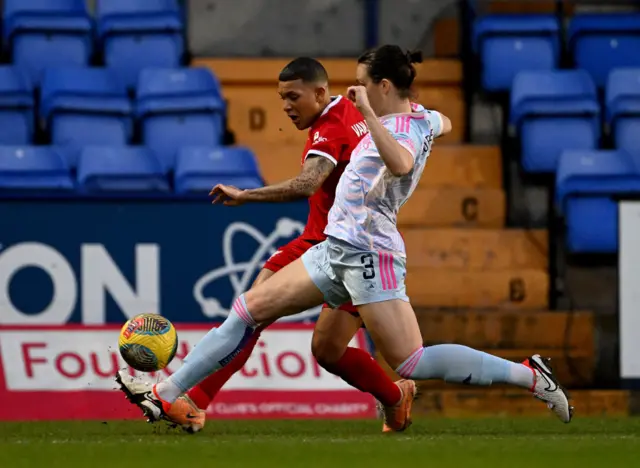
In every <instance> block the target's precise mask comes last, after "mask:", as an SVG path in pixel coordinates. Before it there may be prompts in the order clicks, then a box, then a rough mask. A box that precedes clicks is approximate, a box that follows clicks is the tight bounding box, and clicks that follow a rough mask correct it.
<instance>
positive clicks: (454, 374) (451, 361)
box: [396, 344, 534, 388]
mask: <svg viewBox="0 0 640 468" xmlns="http://www.w3.org/2000/svg"><path fill="white" fill-rule="evenodd" d="M396 372H398V374H399V375H401V376H402V377H405V378H411V379H421V380H422V379H424V380H426V379H443V380H444V381H446V382H452V383H462V384H469V385H491V384H492V383H510V384H514V385H518V386H519V387H524V388H531V387H532V386H533V379H534V374H533V371H532V370H531V369H530V368H528V367H527V366H525V365H524V364H520V363H515V362H511V361H507V360H506V359H502V358H499V357H497V356H493V355H491V354H487V353H484V352H482V351H477V350H475V349H472V348H469V347H467V346H461V345H456V344H443V345H436V346H429V347H427V348H420V349H418V350H417V351H416V352H415V353H413V354H412V355H411V356H409V358H408V359H407V360H406V361H404V362H403V363H402V364H400V366H398V368H397V369H396Z"/></svg>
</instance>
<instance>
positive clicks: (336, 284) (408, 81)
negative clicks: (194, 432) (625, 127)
mask: <svg viewBox="0 0 640 468" xmlns="http://www.w3.org/2000/svg"><path fill="white" fill-rule="evenodd" d="M420 58H421V57H420V55H419V54H411V53H405V52H403V51H402V50H401V49H400V48H399V47H397V46H391V45H387V46H382V47H380V48H378V49H376V50H374V51H370V52H367V53H365V54H364V55H362V56H361V57H360V59H359V60H358V62H359V64H358V68H357V82H358V86H354V87H351V88H349V92H348V95H349V98H350V99H352V100H353V101H354V102H355V103H356V106H357V107H358V109H359V110H360V111H361V112H362V114H363V116H364V117H365V121H366V123H367V125H368V126H369V131H370V135H369V136H367V137H365V138H364V139H363V140H362V141H361V142H360V144H359V145H358V146H357V147H356V149H355V150H354V152H353V153H352V156H351V162H350V163H349V165H348V166H347V167H346V169H345V172H344V173H343V175H342V177H341V178H340V181H339V183H338V187H337V190H336V199H335V203H334V205H333V207H332V208H331V211H330V212H329V222H328V225H327V228H326V231H325V233H326V234H327V240H326V241H324V242H322V243H320V244H318V245H316V246H314V247H313V248H311V249H310V250H308V251H307V252H306V253H305V254H304V255H303V256H302V258H301V259H298V260H297V261H295V262H294V263H292V264H290V265H288V266H287V267H285V268H284V269H282V270H280V271H279V272H277V273H276V274H275V275H273V276H272V277H271V278H270V279H269V280H267V281H266V282H264V283H262V284H261V285H259V286H257V287H256V288H254V289H251V290H249V291H247V292H246V293H244V294H242V295H241V296H240V297H238V299H237V300H236V301H235V303H234V307H233V310H232V312H231V314H230V315H229V316H228V318H227V319H226V320H225V322H224V323H223V324H222V325H221V326H220V327H219V328H215V329H212V330H211V331H210V332H209V333H208V334H207V335H206V336H205V337H204V338H203V339H202V340H201V341H200V343H198V345H197V346H196V347H195V348H194V349H193V351H191V353H190V354H189V355H188V356H187V357H186V359H185V362H184V364H183V366H182V367H181V368H180V369H178V371H176V372H175V373H174V374H173V375H172V376H171V377H169V378H168V379H166V380H164V381H162V382H159V383H158V384H156V385H151V384H147V383H144V382H143V381H141V380H138V379H136V378H133V377H130V376H128V375H127V374H125V373H122V374H120V376H119V381H120V382H121V385H122V389H123V391H125V393H127V395H128V396H129V398H130V399H131V400H132V402H133V403H135V404H137V405H138V406H139V407H140V408H141V409H142V410H143V411H144V412H145V414H146V415H147V417H149V418H150V419H152V420H157V419H162V418H164V419H169V420H172V421H174V422H178V423H179V424H181V425H182V426H183V427H185V428H186V429H188V428H189V424H190V422H189V419H190V418H189V417H188V415H187V416H186V417H185V418H182V419H181V420H180V421H176V418H175V417H174V418H173V419H172V416H174V414H173V413H175V411H172V406H173V405H174V402H176V400H177V399H178V398H179V397H180V396H181V395H183V394H184V393H185V392H187V391H188V390H189V389H190V388H192V387H193V386H195V385H196V384H198V382H200V381H201V380H203V379H204V378H206V377H207V376H208V375H210V374H211V373H213V372H215V371H216V370H217V369H220V368H221V367H223V366H225V365H226V364H227V363H228V362H230V361H231V360H232V359H233V357H234V356H236V355H237V353H238V352H239V351H240V350H241V349H242V347H243V346H244V343H246V342H247V341H248V339H249V337H250V336H251V335H252V333H253V332H254V330H255V329H256V328H257V327H258V324H260V323H263V322H267V321H272V320H274V319H277V318H279V317H282V316H285V315H294V314H297V313H299V312H302V311H304V310H306V309H308V308H311V307H314V306H317V305H320V304H322V303H323V302H325V301H326V302H327V303H328V304H329V305H331V306H333V307H336V306H339V305H341V304H342V303H344V302H347V301H349V300H350V299H351V301H352V302H353V304H354V305H355V306H356V307H357V309H358V312H359V314H360V316H361V317H362V320H363V321H364V324H365V326H366V327H367V330H368V331H369V333H370V334H371V336H372V338H373V341H374V343H375V345H376V347H377V348H378V349H379V350H380V352H381V354H382V356H383V357H384V358H385V360H386V361H387V363H388V364H389V365H390V366H391V367H392V368H394V369H395V370H396V372H397V373H398V374H399V375H401V376H402V377H404V378H407V379H419V380H424V379H443V380H445V381H447V382H456V383H463V384H470V385H491V384H492V383H510V384H513V385H516V386H519V387H522V388H526V389H528V390H530V391H531V392H532V393H533V395H534V396H535V397H536V398H538V399H540V400H542V401H544V402H545V403H547V406H548V407H549V408H550V409H551V410H552V411H553V412H554V413H555V414H556V415H557V416H558V418H559V419H560V420H561V421H563V422H565V423H568V422H570V421H571V418H572V412H573V408H572V407H571V406H570V405H569V401H568V398H567V395H566V393H565V391H564V390H563V389H562V387H561V386H560V384H559V383H558V381H557V380H556V378H555V377H554V375H553V372H552V370H551V368H550V367H549V366H548V362H547V361H546V360H544V359H542V358H541V357H540V356H538V355H534V356H532V357H530V358H528V359H527V360H526V361H525V362H523V363H515V362H511V361H507V360H505V359H502V358H499V357H496V356H493V355H490V354H487V353H484V352H481V351H476V350H474V349H471V348H468V347H466V346H460V345H454V344H445V345H436V346H430V347H423V344H422V336H421V334H420V329H419V327H418V322H417V319H416V316H415V313H414V311H413V309H412V307H411V304H410V303H409V298H408V297H407V295H406V291H405V281H404V280H405V275H406V256H405V246H404V242H403V240H402V237H401V236H400V234H399V233H398V229H397V225H396V221H397V214H398V211H399V209H400V207H401V206H402V205H403V204H404V203H405V202H406V201H407V200H408V198H409V197H410V196H411V193H412V192H413V190H414V189H415V188H416V186H417V185H418V182H419V180H420V176H421V174H422V171H423V170H424V167H425V164H426V162H427V158H428V156H429V153H430V152H431V145H432V142H433V139H434V138H436V137H438V136H440V135H442V134H444V133H447V132H448V131H450V130H451V122H450V121H449V119H447V118H446V117H445V116H443V115H441V114H440V113H438V112H433V111H428V110H421V111H417V112H414V109H412V107H411V103H410V101H409V95H410V88H411V85H412V82H413V79H414V78H415V68H414V67H413V65H412V63H413V62H416V61H419V60H420ZM378 116H380V118H378ZM424 281H429V278H425V279H424ZM408 410H409V411H410V408H409V409H408ZM194 411H195V410H194Z"/></svg>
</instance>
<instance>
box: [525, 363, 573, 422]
mask: <svg viewBox="0 0 640 468" xmlns="http://www.w3.org/2000/svg"><path fill="white" fill-rule="evenodd" d="M549 361H550V359H545V358H541V357H540V355H538V354H535V355H533V356H531V357H530V358H528V359H527V360H526V361H524V363H523V364H524V365H525V366H527V367H529V368H531V370H533V372H534V374H535V383H534V384H533V387H532V388H531V392H532V393H533V396H534V397H536V398H537V399H539V400H542V401H544V402H545V403H546V404H547V407H548V408H549V409H550V410H551V411H553V412H554V413H555V415H556V416H558V419H560V421H562V422H563V423H569V422H571V418H573V406H571V405H570V404H569V397H568V395H567V392H566V391H565V389H564V388H562V386H561V385H560V383H558V380H557V379H556V378H555V376H554V375H553V370H552V369H551V366H550V365H549Z"/></svg>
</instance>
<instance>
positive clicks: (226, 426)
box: [0, 418, 640, 468]
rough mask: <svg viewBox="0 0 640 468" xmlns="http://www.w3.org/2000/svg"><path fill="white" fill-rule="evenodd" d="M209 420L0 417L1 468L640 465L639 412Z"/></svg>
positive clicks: (568, 467)
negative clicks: (389, 427)
mask: <svg viewBox="0 0 640 468" xmlns="http://www.w3.org/2000/svg"><path fill="white" fill-rule="evenodd" d="M379 430H380V423H379V422H378V421H229V422H225V421H208V422H207V426H206V428H205V430H204V431H203V432H201V433H199V434H196V435H188V434H184V433H182V432H181V431H179V430H175V429H170V428H168V427H166V426H163V425H149V424H146V423H144V422H109V423H101V422H64V423H54V422H47V423H43V422H42V423H40V422H38V423H0V467H3V468H5V467H6V468H23V467H28V468H40V467H43V468H44V467H47V468H58V467H59V468H76V467H78V468H101V467H113V468H129V467H132V468H133V467H135V468H142V467H145V468H147V467H149V468H158V467H172V468H188V467H197V468H205V467H206V468H209V467H212V468H214V467H215V468H217V467H220V468H236V467H238V468H240V467H242V468H255V467H277V468H288V467H300V468H305V467H309V468H312V467H318V468H320V467H322V468H338V467H349V468H358V467H366V468H371V467H389V466H397V465H399V464H402V465H407V466H412V467H420V468H422V467H434V468H447V467H454V468H474V467H491V468H501V467H504V468H507V467H509V468H529V467H530V468H541V467H543V468H553V467H562V468H573V467H576V468H591V467H593V468H596V467H597V468H602V467H604V468H614V467H625V468H627V467H629V468H630V467H634V466H640V418H628V419H580V418H576V419H575V420H574V422H573V423H571V424H569V425H563V424H561V423H559V422H558V421H555V420H553V419H524V418H516V419H506V418H505V419H465V420H459V419H456V420H446V419H422V420H418V421H416V422H415V423H414V425H413V426H412V427H411V428H410V429H409V430H408V431H407V432H405V433H403V434H391V435H388V434H384V435H383V434H381V433H380V432H379Z"/></svg>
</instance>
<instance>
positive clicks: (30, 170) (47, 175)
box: [0, 146, 74, 191]
mask: <svg viewBox="0 0 640 468" xmlns="http://www.w3.org/2000/svg"><path fill="white" fill-rule="evenodd" d="M73 188H74V184H73V180H72V179H71V174H70V172H69V167H68V166H67V164H66V162H65V161H64V159H62V157H61V156H60V155H59V154H58V153H56V152H55V151H54V150H52V149H51V148H47V147H42V146H39V147H36V146H0V189H2V190H23V189H27V190H29V189H30V190H56V191H57V190H73Z"/></svg>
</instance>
